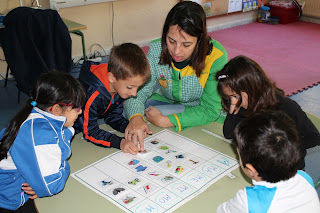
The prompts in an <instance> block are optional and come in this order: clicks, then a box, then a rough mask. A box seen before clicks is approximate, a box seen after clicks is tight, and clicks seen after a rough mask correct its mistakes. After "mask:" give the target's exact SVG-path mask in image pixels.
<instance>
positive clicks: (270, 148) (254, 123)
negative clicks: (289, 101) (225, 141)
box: [233, 111, 300, 183]
mask: <svg viewBox="0 0 320 213" xmlns="http://www.w3.org/2000/svg"><path fill="white" fill-rule="evenodd" d="M233 139H234V140H233V141H234V143H235V145H236V147H237V149H238V151H239V154H240V156H239V157H240V158H241V160H242V164H243V167H244V168H245V167H246V164H247V163H250V164H251V165H252V166H253V167H254V168H255V169H256V170H257V172H259V176H260V177H261V178H262V179H263V180H264V181H267V182H270V183H276V182H279V181H281V180H287V179H289V178H291V177H293V176H294V175H295V174H296V173H297V170H298V163H299V160H300V142H299V136H298V132H297V129H296V126H295V123H294V121H293V120H292V119H291V118H290V117H289V116H288V115H287V114H285V113H284V112H281V111H273V112H272V111H269V112H257V113H255V114H253V115H252V116H250V117H248V118H246V119H244V120H242V121H241V122H240V123H239V124H238V126H237V127H236V129H235V131H234V138H233Z"/></svg>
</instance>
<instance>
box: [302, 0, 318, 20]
mask: <svg viewBox="0 0 320 213" xmlns="http://www.w3.org/2000/svg"><path fill="white" fill-rule="evenodd" d="M304 2H305V5H304V8H303V10H302V15H305V16H311V17H316V18H320V0H304Z"/></svg>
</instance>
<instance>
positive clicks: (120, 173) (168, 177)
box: [72, 130, 239, 213]
mask: <svg viewBox="0 0 320 213" xmlns="http://www.w3.org/2000/svg"><path fill="white" fill-rule="evenodd" d="M145 147H146V150H147V152H146V153H144V154H138V155H136V156H134V155H131V154H124V153H123V152H121V151H119V152H116V153H114V154H111V155H109V156H107V157H105V158H103V159H101V160H99V161H97V162H95V163H93V164H91V165H89V166H87V167H85V168H83V169H81V170H79V171H77V172H75V173H73V174H72V177H74V178H75V179H76V180H78V181H80V182H81V183H82V184H84V185H85V186H87V187H88V188H90V189H91V190H93V191H95V192H97V193H98V194H100V195H102V196H103V197H105V198H106V199H108V200H110V201H111V202H112V203H114V204H115V205H117V206H118V207H119V208H121V209H123V210H124V211H126V212H135V213H138V212H149V213H155V212H159V213H160V212H172V211H174V210H175V209H177V208H178V207H180V206H181V205H183V204H184V203H186V202H187V201H189V200H191V199H192V198H194V197H195V196H197V195H198V194H199V193H201V192H203V191H204V190H205V189H206V188H208V187H209V186H210V185H211V184H213V183H214V182H216V181H217V180H218V179H220V178H222V177H223V176H225V175H226V174H228V173H229V172H231V171H232V170H233V169H235V168H237V167H238V166H239V164H238V161H237V160H235V159H233V158H231V157H229V156H227V155H224V154H222V153H220V152H218V151H215V150H213V149H211V148H209V147H206V146H204V145H201V144H199V143H197V142H195V141H193V140H190V139H188V138H185V137H183V136H180V135H178V134H176V133H173V132H170V131H168V130H163V131H161V132H159V133H157V134H154V135H152V136H150V137H148V138H146V140H145Z"/></svg>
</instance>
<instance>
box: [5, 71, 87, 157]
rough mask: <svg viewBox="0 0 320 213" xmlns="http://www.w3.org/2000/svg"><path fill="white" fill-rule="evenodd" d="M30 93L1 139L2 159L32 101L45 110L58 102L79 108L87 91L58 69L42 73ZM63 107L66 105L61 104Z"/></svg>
mask: <svg viewBox="0 0 320 213" xmlns="http://www.w3.org/2000/svg"><path fill="white" fill-rule="evenodd" d="M30 95H31V98H30V99H29V100H27V101H26V103H25V104H24V106H23V107H22V108H21V109H20V110H19V112H18V113H17V114H16V115H15V116H14V117H13V119H12V120H11V121H10V124H9V127H8V128H7V129H6V131H5V133H4V136H3V138H2V139H1V140H0V160H2V159H4V158H6V157H7V152H8V150H9V149H10V147H11V146H12V144H13V142H14V140H15V138H16V136H17V134H18V132H19V129H20V126H21V124H22V123H23V122H24V121H25V120H26V119H27V117H28V116H29V114H30V112H31V110H32V108H33V106H32V105H31V102H32V101H35V102H36V103H37V105H36V107H38V108H40V109H42V110H44V111H45V110H46V109H47V108H48V107H51V106H53V105H55V104H57V103H65V104H72V105H74V106H73V108H78V107H79V106H83V105H84V104H85V102H86V91H85V90H84V88H83V86H82V85H81V83H80V82H79V81H78V80H77V79H75V78H74V77H72V76H71V75H69V74H68V73H64V72H58V71H49V72H46V73H43V74H41V75H40V76H39V78H38V79H37V81H36V83H35V85H34V86H33V89H32V91H31V94H30ZM61 107H64V106H63V105H61Z"/></svg>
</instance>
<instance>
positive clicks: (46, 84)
mask: <svg viewBox="0 0 320 213" xmlns="http://www.w3.org/2000/svg"><path fill="white" fill-rule="evenodd" d="M85 98H86V95H85V90H84V89H83V87H82V85H81V84H80V83H79V82H78V81H77V80H76V79H75V78H74V77H72V76H71V75H69V74H67V73H62V72H54V71H52V72H47V73H44V74H42V75H41V76H40V77H39V79H38V80H37V82H36V84H35V86H34V87H33V90H32V92H31V98H30V99H29V100H27V101H26V103H25V105H24V106H23V107H22V108H21V109H20V111H19V112H18V113H17V114H16V115H15V116H14V118H13V119H12V120H11V122H10V124H9V126H8V128H6V129H3V130H2V131H1V132H0V212H8V210H9V212H10V211H15V210H17V209H18V211H19V212H37V211H36V207H35V205H34V201H33V199H35V198H37V197H46V196H52V195H54V194H57V193H58V192H60V191H62V190H63V188H64V185H65V182H66V180H67V178H68V176H69V173H70V168H69V164H68V162H67V159H68V158H69V156H70V154H71V147H70V140H71V139H72V137H73V135H74V130H73V128H72V126H73V124H74V122H75V120H76V119H77V117H78V115H79V114H81V113H82V110H81V106H83V105H84V103H85Z"/></svg>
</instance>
